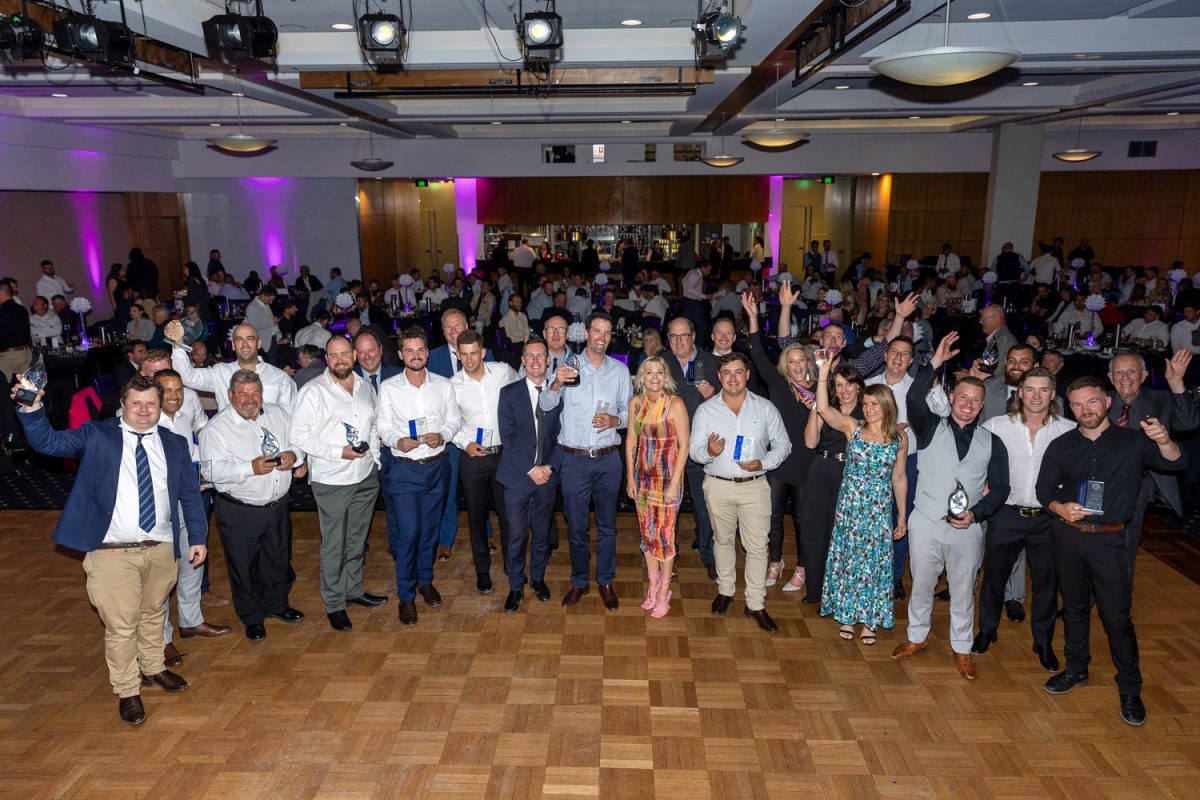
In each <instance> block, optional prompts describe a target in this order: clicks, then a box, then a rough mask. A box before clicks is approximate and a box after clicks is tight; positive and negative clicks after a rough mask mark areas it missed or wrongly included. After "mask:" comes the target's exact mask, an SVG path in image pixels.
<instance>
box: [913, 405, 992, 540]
mask: <svg viewBox="0 0 1200 800" xmlns="http://www.w3.org/2000/svg"><path fill="white" fill-rule="evenodd" d="M951 424H952V423H951V422H950V421H949V420H946V419H943V420H942V421H941V422H939V423H938V427H937V432H936V433H934V435H933V441H931V442H930V443H929V446H928V447H926V448H925V449H924V450H921V451H920V452H919V453H917V470H918V477H917V497H916V502H915V506H916V508H917V510H918V511H920V512H921V513H922V514H924V515H925V516H926V517H928V518H929V519H942V518H943V517H945V516H946V513H947V509H946V504H947V500H948V499H949V498H950V493H951V492H953V491H954V482H955V481H956V480H957V481H958V482H959V483H961V484H962V485H963V488H964V489H966V491H967V504H968V508H969V507H971V506H974V505H975V504H976V503H978V502H979V498H981V497H983V485H984V484H985V483H986V482H987V469H988V462H989V461H991V459H992V434H991V433H990V432H988V431H985V430H983V429H982V428H978V427H977V428H976V429H975V435H974V436H973V437H971V447H970V449H968V450H967V456H966V458H964V459H962V460H961V461H959V458H958V448H957V447H956V446H955V444H954V432H953V431H952V430H950V425H951Z"/></svg>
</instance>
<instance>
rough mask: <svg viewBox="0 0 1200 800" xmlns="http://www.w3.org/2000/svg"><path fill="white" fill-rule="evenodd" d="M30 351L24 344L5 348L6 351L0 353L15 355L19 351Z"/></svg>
mask: <svg viewBox="0 0 1200 800" xmlns="http://www.w3.org/2000/svg"><path fill="white" fill-rule="evenodd" d="M28 349H29V347H28V346H27V345H23V344H22V345H18V346H17V347H6V348H4V350H2V351H0V352H4V353H15V352H17V351H18V350H28Z"/></svg>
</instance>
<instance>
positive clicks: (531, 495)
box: [504, 474, 558, 592]
mask: <svg viewBox="0 0 1200 800" xmlns="http://www.w3.org/2000/svg"><path fill="white" fill-rule="evenodd" d="M504 491H505V495H504V509H505V511H506V513H507V516H508V529H509V531H510V533H509V539H508V544H507V546H505V548H504V572H505V574H507V575H508V589H509V591H512V592H520V591H523V590H524V588H525V555H526V552H528V554H529V580H531V581H541V580H543V579H544V578H545V577H546V562H548V561H549V560H550V544H551V538H550V536H551V534H550V523H551V522H552V521H553V519H554V506H555V503H557V502H558V475H557V474H555V475H553V476H551V478H550V480H549V481H548V482H546V484H545V485H543V486H527V487H525V488H521V489H512V488H506V489H505V490H504Z"/></svg>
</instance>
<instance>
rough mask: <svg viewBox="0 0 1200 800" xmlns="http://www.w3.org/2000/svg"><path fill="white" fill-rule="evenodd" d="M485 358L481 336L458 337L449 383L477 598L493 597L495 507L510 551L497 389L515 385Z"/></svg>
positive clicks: (506, 370)
mask: <svg viewBox="0 0 1200 800" xmlns="http://www.w3.org/2000/svg"><path fill="white" fill-rule="evenodd" d="M483 357H484V347H483V337H482V336H480V335H479V334H478V333H476V332H475V331H470V330H469V331H464V332H463V333H461V334H459V336H458V359H459V361H461V362H462V367H463V368H462V369H461V370H459V371H458V372H456V373H455V374H454V377H452V378H451V379H450V385H451V386H452V387H453V388H454V397H455V399H456V401H457V402H458V407H459V410H460V412H461V413H462V426H461V427H460V428H459V430H458V433H456V434H455V435H454V444H455V446H457V447H458V449H459V451H460V455H459V461H458V470H459V472H458V475H459V479H460V481H461V482H462V489H463V497H464V498H466V503H467V521H468V524H469V525H470V531H471V556H472V558H473V559H474V562H475V588H477V589H478V590H479V593H480V594H491V592H492V576H491V567H492V556H491V553H490V551H489V548H488V540H487V522H488V512H489V511H490V509H491V508H492V506H493V505H494V506H495V508H496V515H497V516H498V517H499V518H500V552H501V553H507V552H508V517H507V515H506V514H505V509H504V487H503V486H501V485H500V482H499V480H498V479H497V474H496V472H497V468H498V467H499V465H500V452H501V450H502V448H503V446H504V442H503V441H502V438H501V435H500V424H499V419H498V417H497V404H498V403H499V402H500V390H501V389H502V388H504V387H505V386H507V385H508V384H510V383H512V382H513V381H515V380H517V373H516V372H514V371H513V369H512V367H510V366H508V364H504V363H488V362H485V361H484V360H483Z"/></svg>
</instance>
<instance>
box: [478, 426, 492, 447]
mask: <svg viewBox="0 0 1200 800" xmlns="http://www.w3.org/2000/svg"><path fill="white" fill-rule="evenodd" d="M494 440H495V434H494V432H493V431H492V429H491V428H476V429H475V444H477V445H479V446H480V447H482V448H483V449H484V450H491V449H492V442H493V441H494Z"/></svg>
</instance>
